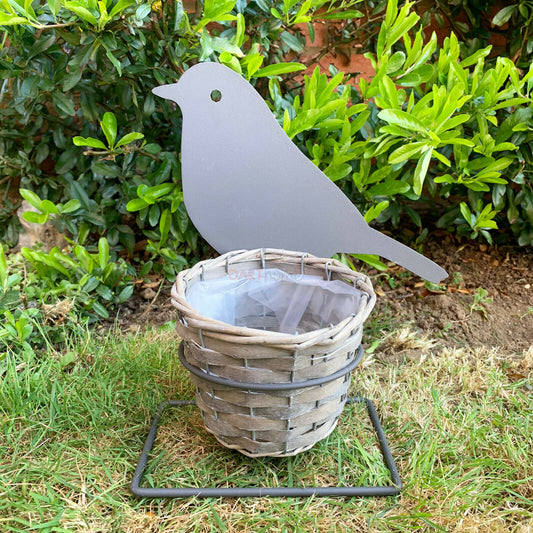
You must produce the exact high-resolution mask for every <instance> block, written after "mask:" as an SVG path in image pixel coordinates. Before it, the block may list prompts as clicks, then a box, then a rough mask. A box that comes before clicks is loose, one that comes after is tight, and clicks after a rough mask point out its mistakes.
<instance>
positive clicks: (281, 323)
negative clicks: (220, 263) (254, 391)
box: [186, 268, 361, 334]
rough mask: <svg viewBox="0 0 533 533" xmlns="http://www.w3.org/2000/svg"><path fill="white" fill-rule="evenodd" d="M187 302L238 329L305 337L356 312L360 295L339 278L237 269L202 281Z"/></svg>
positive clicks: (187, 296) (196, 284)
mask: <svg viewBox="0 0 533 533" xmlns="http://www.w3.org/2000/svg"><path fill="white" fill-rule="evenodd" d="M186 298H187V301H188V302H189V303H190V304H191V305H192V306H193V307H194V308H195V309H196V310H197V311H198V312H199V313H201V314H202V315H204V316H207V317H209V318H212V319H214V320H220V321H221V322H226V323H227V324H231V325H233V326H241V327H249V328H256V329H265V330H268V331H277V332H281V333H290V334H300V333H306V332H308V331H313V330H315V329H320V328H323V327H326V326H329V325H330V324H338V323H339V322H341V321H342V320H344V319H345V318H346V317H348V316H350V315H352V314H355V313H357V310H358V308H359V302H360V298H361V291H360V290H359V289H356V288H355V287H353V286H352V285H349V284H347V283H344V282H342V281H339V280H334V281H327V280H324V279H322V278H321V277H320V276H309V275H302V274H298V275H296V274H287V273H286V272H283V271H282V270H278V269H273V268H272V269H258V270H243V271H240V272H239V271H233V272H231V273H230V274H229V275H226V276H224V277H222V278H218V279H213V280H205V281H198V282H196V283H194V284H192V285H191V286H190V287H189V288H188V289H187V292H186Z"/></svg>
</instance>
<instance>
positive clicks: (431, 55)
mask: <svg viewBox="0 0 533 533" xmlns="http://www.w3.org/2000/svg"><path fill="white" fill-rule="evenodd" d="M418 21H419V16H418V15H417V14H416V13H414V12H412V11H410V6H409V5H408V4H407V5H405V6H404V7H403V8H401V9H399V10H398V9H397V8H396V2H394V1H390V2H389V4H388V9H387V13H386V17H385V20H384V21H383V24H382V28H381V31H380V33H379V36H378V40H377V50H376V53H375V54H372V53H367V54H366V56H367V57H368V58H369V59H370V60H371V61H372V63H373V66H374V68H375V71H376V75H375V76H374V78H373V79H372V80H371V81H370V82H367V81H365V80H362V81H361V82H360V84H359V87H358V89H359V91H357V90H356V89H354V88H351V89H350V88H349V87H347V86H342V85H341V84H342V83H343V76H342V74H337V75H336V76H334V77H333V78H332V79H331V80H329V81H328V79H327V77H326V76H325V75H323V74H320V73H319V72H318V70H315V72H314V74H313V75H312V76H311V77H310V78H306V84H305V90H304V98H303V104H302V103H301V97H300V95H299V94H295V93H294V92H292V93H291V92H287V93H286V94H284V95H283V94H282V91H281V88H280V86H279V84H277V82H276V81H271V84H270V92H271V98H272V100H273V102H274V106H275V110H276V113H277V114H278V115H279V116H281V115H283V126H284V128H285V130H286V132H287V133H288V134H289V136H291V137H293V138H294V140H295V141H296V142H297V143H299V144H300V145H302V147H303V149H304V150H305V151H306V153H307V154H308V155H309V157H310V158H312V159H313V161H314V162H315V163H316V164H317V165H318V166H319V167H321V168H322V169H323V170H324V172H325V173H326V174H328V176H329V177H330V178H331V179H332V180H334V181H338V183H339V185H340V186H341V187H342V188H343V189H344V191H345V192H346V194H348V196H350V197H351V198H352V199H353V201H354V202H355V203H356V204H357V205H359V206H362V207H363V211H365V212H367V213H368V216H367V219H368V220H371V219H374V218H376V217H377V220H378V221H379V222H387V221H391V222H392V224H393V225H398V224H399V221H400V216H401V215H402V213H406V214H407V215H408V216H409V217H410V218H411V219H412V221H413V222H414V223H415V224H417V225H418V226H420V227H422V226H423V219H422V217H421V214H424V213H425V212H428V211H429V212H430V213H432V215H431V218H433V219H435V220H437V219H438V222H437V225H439V226H441V227H445V228H446V229H448V230H451V231H457V233H459V234H460V235H464V236H468V237H470V238H473V239H475V238H478V237H479V236H482V237H483V238H485V239H486V240H487V241H489V242H492V236H491V235H492V233H491V232H493V230H495V229H497V228H498V227H502V228H509V229H510V230H511V231H512V233H513V234H514V235H515V236H516V238H517V241H518V243H519V244H520V245H527V244H532V243H533V210H532V207H533V193H532V189H531V180H530V176H528V169H529V168H530V163H531V148H532V140H533V137H532V134H531V128H532V126H533V121H532V114H533V109H532V107H531V104H532V98H531V90H532V87H533V69H531V68H530V70H529V71H528V72H527V73H526V74H525V75H521V73H520V71H519V70H518V69H517V68H516V67H515V65H514V64H513V63H512V62H511V61H510V60H509V59H507V58H498V59H497V60H496V62H495V63H494V64H487V63H486V59H485V58H486V57H487V56H488V54H489V52H490V47H487V48H483V49H480V50H477V51H476V52H474V53H473V54H472V55H469V56H466V57H461V47H460V45H459V42H458V40H457V38H456V37H455V35H454V34H451V35H450V37H448V38H446V39H445V41H444V43H443V46H442V47H440V48H439V47H438V45H437V39H436V36H435V35H434V34H433V35H432V36H431V38H430V39H429V40H427V41H426V42H424V39H423V37H422V31H421V30H419V31H417V32H414V33H413V29H414V28H415V26H416V25H417V23H418ZM337 89H339V90H337ZM348 102H351V103H352V104H353V105H352V106H351V107H346V106H347V104H348ZM370 210H371V211H370Z"/></svg>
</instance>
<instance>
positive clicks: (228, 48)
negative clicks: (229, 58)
mask: <svg viewBox="0 0 533 533" xmlns="http://www.w3.org/2000/svg"><path fill="white" fill-rule="evenodd" d="M209 44H210V45H211V47H212V48H213V50H216V51H217V52H220V53H222V52H228V53H230V54H233V55H234V56H237V57H244V53H243V51H242V50H241V49H240V48H239V47H238V46H237V45H235V44H233V43H232V42H231V41H228V40H227V39H224V38H223V37H211V38H210V40H209Z"/></svg>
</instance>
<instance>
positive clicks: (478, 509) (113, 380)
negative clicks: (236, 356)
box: [0, 324, 533, 533]
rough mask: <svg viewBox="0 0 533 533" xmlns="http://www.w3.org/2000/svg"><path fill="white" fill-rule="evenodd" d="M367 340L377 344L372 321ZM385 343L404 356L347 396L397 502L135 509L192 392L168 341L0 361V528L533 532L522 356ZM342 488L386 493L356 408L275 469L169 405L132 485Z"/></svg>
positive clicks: (197, 503) (214, 503) (165, 337)
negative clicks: (383, 450)
mask: <svg viewBox="0 0 533 533" xmlns="http://www.w3.org/2000/svg"><path fill="white" fill-rule="evenodd" d="M369 333H370V336H372V335H375V337H376V338H379V335H383V332H382V331H381V326H380V325H379V324H378V325H374V326H373V327H372V326H371V327H370V332H369ZM371 340H372V339H371V338H369V339H368V342H367V344H370V343H371ZM387 342H389V343H392V345H396V346H397V347H398V351H399V352H401V353H400V355H401V357H400V362H395V363H392V362H388V361H382V360H379V347H378V349H377V350H376V351H375V352H374V354H373V355H370V356H367V358H366V360H365V361H364V364H363V365H362V366H361V367H360V368H359V369H358V370H357V371H356V372H355V373H354V376H353V380H352V381H353V383H352V388H353V392H354V393H360V394H363V395H365V396H368V397H370V398H372V399H373V401H374V403H375V405H376V407H377V409H378V411H379V413H380V417H381V419H382V422H383V425H384V428H385V431H386V434H387V436H388V440H389V444H390V446H391V449H392V452H393V456H394V458H395V460H396V463H397V465H398V467H399V470H400V475H401V477H402V480H403V482H404V488H403V490H402V493H401V495H400V496H399V497H394V498H392V497H391V498H366V499H365V498H354V499H343V498H331V499H324V498H312V499H302V500H298V499H240V500H231V499H226V500H222V499H218V500H214V499H207V500H205V499H204V500H195V499H187V500H139V499H137V498H135V497H133V496H132V495H131V493H130V492H129V489H128V487H129V483H130V482H131V477H132V474H133V471H134V468H135V465H136V462H137V460H138V456H139V454H140V451H141V449H142V446H143V443H144V439H145V438H146V434H147V431H148V428H149V425H150V421H151V417H152V414H153V412H154V410H155V408H156V406H157V405H158V404H159V403H160V402H161V401H163V400H164V399H187V398H190V397H192V395H193V390H192V387H191V385H190V383H189V380H188V377H187V375H186V372H185V371H184V370H183V369H182V368H181V367H180V364H179V362H178V358H177V349H178V339H177V338H176V336H175V335H174V333H173V332H172V331H168V330H166V331H165V330H150V329H145V330H140V331H139V332H137V333H134V334H128V335H119V334H116V333H111V334H108V335H107V336H106V337H98V335H95V334H94V333H92V334H89V333H85V334H81V333H80V336H79V338H77V339H73V340H72V345H71V346H70V350H71V351H72V352H74V353H75V354H76V361H75V362H74V363H73V364H71V365H69V366H68V367H67V368H62V364H61V355H62V354H55V353H50V354H48V355H46V356H36V355H34V354H31V353H28V354H26V355H24V356H20V357H19V358H17V359H14V358H11V359H9V358H8V359H5V360H4V361H3V362H0V380H1V389H0V425H1V431H0V531H2V532H4V531H6V532H12V531H21V532H22V531H24V532H26V531H40V532H61V531H63V532H67V531H68V532H78V531H79V532H100V531H102V532H103V531H105V532H108V531H113V532H157V531H176V532H182V531H216V532H219V531H228V532H232V531H239V532H241V531H250V532H254V533H255V532H260V531H265V532H269V533H270V532H277V531H280V532H281V531H288V532H292V531H305V532H308V531H369V532H378V531H405V532H411V531H461V532H462V531H472V532H477V531H480V532H483V531H487V532H488V531H490V532H498V531H502V532H503V531H509V532H516V533H527V532H530V531H533V467H532V465H533V392H532V387H531V384H532V369H533V350H532V349H529V350H528V351H526V352H524V353H522V354H506V353H501V352H498V351H497V350H488V349H478V350H475V351H474V350H468V349H460V350H452V349H444V348H442V347H440V346H439V344H438V342H437V341H436V340H431V339H427V338H419V337H417V336H416V335H415V334H414V333H413V332H412V331H410V330H409V329H408V328H403V329H402V328H397V329H395V330H394V328H393V330H392V333H390V335H389V338H388V341H387ZM402 354H403V355H402ZM414 354H416V356H415V355H414ZM511 355H513V357H511ZM63 362H64V360H63ZM339 481H340V482H341V483H358V484H388V483H389V478H388V471H387V469H386V467H385V466H384V465H383V463H382V460H381V455H380V452H379V448H378V446H377V442H376V440H375V437H374V436H373V434H372V432H371V431H370V429H369V422H368V421H367V417H366V415H365V413H364V410H363V408H362V407H361V406H357V405H356V406H352V407H347V408H346V410H345V412H344V414H343V416H342V417H341V420H340V423H339V427H338V429H337V430H336V431H335V432H334V433H333V434H332V435H331V436H330V437H329V438H328V439H327V440H326V441H323V442H321V443H319V444H317V445H316V446H315V448H313V449H312V450H311V451H308V452H304V453H302V454H300V455H298V456H296V457H294V458H285V459H272V458H265V459H249V458H245V457H243V456H241V455H240V454H238V453H236V452H232V451H230V450H227V449H226V448H224V447H222V446H221V445H219V444H218V443H217V441H216V440H215V439H214V437H212V436H211V435H210V434H208V433H207V432H206V431H205V429H204V428H203V425H202V422H201V419H200V418H199V415H198V412H197V411H196V409H195V408H194V407H192V408H184V409H181V410H172V411H169V412H168V415H167V416H165V418H164V419H163V420H162V426H161V430H160V433H159V436H158V439H157V442H156V446H155V448H154V453H153V455H152V457H151V460H150V466H149V472H148V474H147V476H146V477H145V479H144V483H145V484H151V483H152V484H154V485H155V486H176V485H178V484H183V485H190V486H201V485H213V484H216V483H218V484H220V485H221V486H226V485H237V486H245V485H247V484H259V485H261V484H262V485H271V486H275V485H283V484H292V485H294V486H305V485H312V484H314V483H322V484H333V483H337V482H339Z"/></svg>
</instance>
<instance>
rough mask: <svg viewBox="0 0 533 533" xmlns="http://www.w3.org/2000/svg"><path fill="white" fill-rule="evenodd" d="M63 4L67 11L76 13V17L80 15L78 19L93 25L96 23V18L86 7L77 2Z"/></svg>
mask: <svg viewBox="0 0 533 533" xmlns="http://www.w3.org/2000/svg"><path fill="white" fill-rule="evenodd" d="M63 5H64V6H65V7H66V8H67V9H68V10H69V11H72V12H73V13H76V15H78V17H80V19H81V20H83V21H84V22H88V23H89V24H92V25H93V26H96V25H97V24H98V21H97V20H96V18H95V16H94V15H93V14H92V13H91V12H90V11H89V10H88V9H87V8H85V7H83V6H81V5H80V4H79V3H78V2H65V3H64V4H63Z"/></svg>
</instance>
